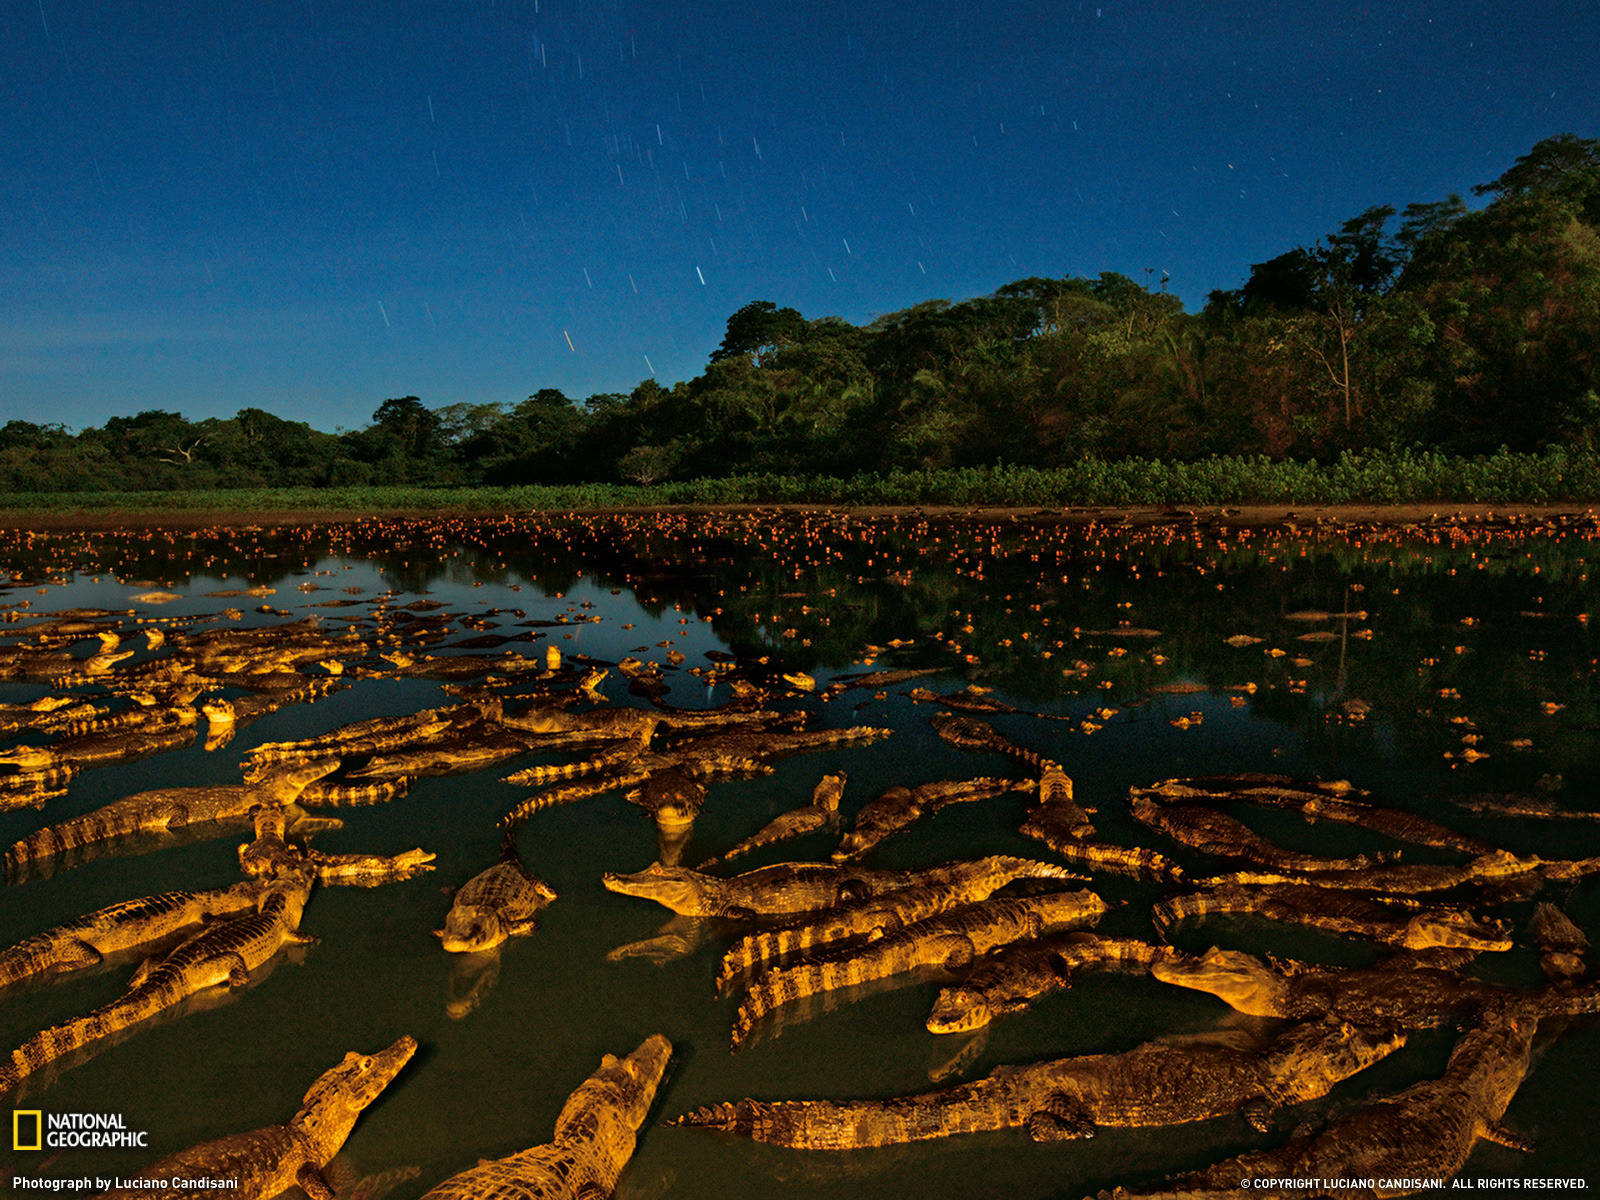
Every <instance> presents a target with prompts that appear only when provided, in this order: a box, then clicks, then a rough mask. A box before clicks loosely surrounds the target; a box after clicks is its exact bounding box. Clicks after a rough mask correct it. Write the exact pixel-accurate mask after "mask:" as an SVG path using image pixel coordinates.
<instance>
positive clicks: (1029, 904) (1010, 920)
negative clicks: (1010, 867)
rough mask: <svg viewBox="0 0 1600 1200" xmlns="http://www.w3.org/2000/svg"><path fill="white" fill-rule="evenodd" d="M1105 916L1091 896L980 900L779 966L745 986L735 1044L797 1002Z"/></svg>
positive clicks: (956, 963)
mask: <svg viewBox="0 0 1600 1200" xmlns="http://www.w3.org/2000/svg"><path fill="white" fill-rule="evenodd" d="M1105 911H1106V904H1105V901H1103V900H1101V899H1100V897H1099V896H1096V895H1095V894H1094V893H1093V892H1090V891H1080V892H1056V893H1052V894H1048V895H1042V896H1027V897H1023V898H1018V899H1013V900H993V899H991V900H984V901H982V902H980V903H977V904H969V905H965V906H963V907H961V908H957V909H953V910H951V911H949V912H945V913H941V914H939V915H938V916H934V917H929V918H927V919H926V920H922V921H918V922H916V923H914V924H911V925H907V926H905V927H904V928H902V929H898V930H896V931H895V932H893V933H888V934H885V935H884V936H883V937H881V938H879V939H878V940H877V941H875V942H870V943H868V944H867V945H866V946H864V947H861V948H859V949H851V950H841V951H837V952H834V953H827V954H821V955H818V956H816V957H813V958H806V959H802V960H801V961H800V962H798V963H796V964H794V965H793V966H788V967H778V968H776V969H774V970H770V971H768V972H766V974H764V975H762V976H761V978H760V979H759V980H757V981H756V983H755V985H754V986H753V987H751V988H750V991H749V994H748V995H747V996H746V997H745V1002H744V1004H742V1005H741V1006H740V1008H739V1015H738V1017H737V1018H735V1020H734V1026H733V1047H734V1049H736V1050H737V1049H738V1048H739V1046H740V1045H741V1044H742V1043H743V1042H744V1041H745V1039H746V1038H747V1037H748V1036H749V1034H750V1031H751V1030H752V1029H753V1028H754V1027H755V1024H756V1022H757V1021H759V1020H760V1019H761V1018H763V1017H765V1016H766V1015H767V1014H768V1013H771V1012H773V1011H774V1010H775V1009H778V1008H780V1007H782V1006H783V1005H786V1004H791V1003H793V1002H794V1001H796V1000H801V999H804V998H805V997H807V996H815V995H818V994H820V993H822V992H826V991H831V990H834V989H837V988H844V987H851V986H853V985H855V984H860V983H867V982H870V981H872V980H876V979H887V978H889V977H890V976H893V975H900V974H904V973H905V972H908V971H914V970H916V969H917V968H918V967H933V968H939V969H942V970H961V969H963V968H965V967H968V966H970V965H971V964H972V962H973V960H974V959H976V958H977V957H978V956H979V955H981V954H987V953H988V952H989V951H990V950H992V949H994V948H995V947H996V946H1002V945H1004V944H1006V943H1007V942H1015V941H1019V940H1021V939H1023V938H1031V937H1039V936H1040V935H1042V934H1046V933H1054V932H1057V931H1058V930H1063V929H1072V928H1081V927H1082V926H1084V925H1092V924H1094V923H1095V922H1096V921H1098V920H1099V919H1100V914H1101V913H1103V912H1105Z"/></svg>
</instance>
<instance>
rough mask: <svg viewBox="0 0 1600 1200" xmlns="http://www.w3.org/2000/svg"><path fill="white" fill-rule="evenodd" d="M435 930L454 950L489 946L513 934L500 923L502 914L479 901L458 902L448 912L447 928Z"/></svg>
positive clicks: (462, 951) (470, 951) (474, 950)
mask: <svg viewBox="0 0 1600 1200" xmlns="http://www.w3.org/2000/svg"><path fill="white" fill-rule="evenodd" d="M433 934H434V936H435V937H437V938H438V939H439V942H440V944H441V945H443V946H444V948H445V949H446V950H448V951H449V952H450V953H451V954H476V953H478V952H479V951H481V950H490V949H493V948H494V947H495V946H498V945H499V944H500V943H501V942H503V941H505V940H506V938H507V937H508V936H510V935H509V934H508V933H507V931H506V929H505V927H504V926H503V925H501V923H500V914H498V913H497V912H495V911H494V910H493V909H492V908H483V907H482V906H480V905H477V904H457V905H456V906H455V907H454V908H452V909H451V910H450V912H449V913H448V914H447V915H446V916H445V919H444V928H443V929H435V930H434V931H433Z"/></svg>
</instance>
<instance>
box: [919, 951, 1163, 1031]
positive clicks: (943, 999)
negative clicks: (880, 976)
mask: <svg viewBox="0 0 1600 1200" xmlns="http://www.w3.org/2000/svg"><path fill="white" fill-rule="evenodd" d="M1176 954H1177V951H1176V950H1173V949H1172V948H1171V947H1170V946H1155V945H1151V944H1150V943H1149V942H1144V941H1140V940H1139V939H1137V938H1103V937H1098V936H1096V935H1095V934H1092V933H1084V932H1082V931H1078V932H1073V933H1061V934H1056V935H1054V936H1052V937H1046V938H1035V939H1030V940H1028V941H1025V942H1014V943H1011V944H1010V945H1006V946H1001V947H1000V948H999V949H997V950H994V951H993V952H991V953H989V954H987V955H985V956H984V957H983V958H981V959H979V960H978V962H977V963H976V964H975V965H974V966H973V968H972V971H971V973H970V974H969V975H968V976H967V977H966V978H965V979H963V980H962V981H961V982H960V983H954V984H951V985H950V986H949V987H947V988H945V989H944V990H943V991H942V992H940V993H939V999H938V1000H937V1001H935V1002H934V1006H933V1011H932V1012H931V1013H929V1014H928V1022H927V1024H928V1032H929V1033H968V1032H970V1031H971V1030H974V1029H980V1028H982V1027H983V1026H985V1025H987V1024H988V1023H989V1022H990V1021H992V1020H993V1019H994V1018H995V1017H997V1016H999V1015H1001V1014H1003V1013H1013V1012H1020V1011H1021V1010H1022V1009H1025V1008H1027V1007H1028V1005H1029V1004H1031V1003H1032V1002H1033V1001H1035V1000H1037V999H1039V997H1041V996H1045V995H1048V994H1049V993H1051V992H1055V991H1059V990H1061V989H1062V988H1067V987H1071V986H1072V978H1073V976H1074V975H1076V974H1077V973H1078V972H1079V971H1094V970H1125V971H1139V972H1143V971H1146V970H1148V969H1149V967H1150V964H1151V963H1153V962H1155V961H1156V960H1157V959H1165V958H1170V957H1173V956H1175V955H1176Z"/></svg>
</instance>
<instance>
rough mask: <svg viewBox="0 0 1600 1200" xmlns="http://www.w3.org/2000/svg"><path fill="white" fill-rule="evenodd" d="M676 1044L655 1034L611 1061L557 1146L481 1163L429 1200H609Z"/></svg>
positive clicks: (569, 1116) (563, 1123)
mask: <svg viewBox="0 0 1600 1200" xmlns="http://www.w3.org/2000/svg"><path fill="white" fill-rule="evenodd" d="M671 1057H672V1043H671V1042H669V1041H668V1040H667V1039H666V1038H665V1037H663V1036H662V1035H661V1034H659V1033H657V1034H653V1035H652V1036H650V1037H648V1038H646V1039H645V1040H644V1042H643V1043H642V1044H641V1045H640V1046H639V1048H638V1049H637V1050H635V1051H634V1052H633V1053H632V1054H630V1055H628V1057H626V1058H617V1057H616V1056H614V1055H611V1054H608V1055H606V1056H605V1057H604V1058H603V1059H601V1061H600V1068H599V1070H597V1071H595V1073H594V1074H593V1075H591V1076H589V1078H588V1079H586V1080H584V1081H583V1083H581V1084H579V1085H578V1090H577V1091H575V1092H573V1093H572V1095H571V1096H570V1097H568V1099H567V1102H566V1104H565V1105H563V1106H562V1109H561V1115H560V1116H558V1117H557V1118H556V1132H555V1140H554V1141H552V1142H549V1143H547V1144H546V1145H543V1146H534V1147H533V1148H532V1149H529V1150H524V1151H522V1152H521V1153H520V1154H513V1155H511V1156H510V1157H508V1158H502V1159H498V1160H496V1161H493V1162H480V1163H479V1164H478V1165H477V1166H475V1167H471V1168H469V1169H467V1170H465V1171H463V1172H461V1174H459V1175H454V1176H451V1177H450V1178H449V1179H446V1180H445V1181H444V1182H443V1183H441V1184H439V1185H438V1186H437V1187H435V1188H431V1189H429V1191H428V1192H427V1194H426V1195H424V1196H423V1198H422V1200H490V1198H493V1200H606V1198H607V1197H609V1196H610V1195H611V1193H612V1191H613V1190H614V1189H615V1188H616V1186H617V1177H618V1176H619V1175H621V1174H622V1168H623V1167H625V1166H627V1164H628V1159H630V1158H632V1157H633V1148H634V1146H635V1144H636V1142H637V1140H638V1136H639V1127H640V1126H641V1125H643V1124H644V1120H645V1118H646V1117H647V1116H649V1114H650V1106H651V1105H652V1104H653V1103H655V1098H656V1088H657V1087H659V1086H660V1084H661V1077H662V1075H663V1074H665V1073H666V1069H667V1061H668V1060H669V1059H670V1058H671Z"/></svg>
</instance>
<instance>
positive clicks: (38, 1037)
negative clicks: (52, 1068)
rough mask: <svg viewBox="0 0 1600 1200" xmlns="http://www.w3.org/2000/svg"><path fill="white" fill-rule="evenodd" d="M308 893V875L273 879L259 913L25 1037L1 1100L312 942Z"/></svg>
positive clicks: (10, 1063) (195, 940) (5, 1072)
mask: <svg viewBox="0 0 1600 1200" xmlns="http://www.w3.org/2000/svg"><path fill="white" fill-rule="evenodd" d="M310 894H311V879H310V876H309V874H302V875H300V876H297V877H294V878H291V879H285V880H281V881H278V883H277V886H275V887H272V888H270V889H269V892H268V895H267V898H266V899H265V900H264V901H263V902H262V905H261V908H260V910H259V911H257V912H254V913H247V914H246V915H244V916H239V917H232V918H229V919H228V920H225V921H222V922H220V923H218V924H216V925H213V926H211V927H210V928H208V929H206V930H204V931H202V932H201V933H198V934H196V935H195V936H194V937H192V938H190V939H189V940H188V941H186V942H184V943H183V944H182V945H181V946H179V947H178V948H177V949H176V950H174V951H172V953H171V954H168V955H167V956H166V957H165V958H163V959H161V961H160V962H159V963H156V964H153V965H151V964H147V967H148V968H149V969H148V970H146V969H143V968H142V969H141V970H140V972H139V973H138V974H136V975H135V976H134V982H133V983H132V985H131V986H130V987H129V988H128V990H127V991H126V992H125V993H123V995H122V996H121V997H120V998H118V999H116V1000H114V1001H112V1002H111V1003H110V1004H107V1005H103V1006H102V1007H100V1008H97V1009H95V1010H94V1011H93V1012H91V1013H88V1014H86V1015H84V1016H81V1017H77V1018H75V1019H73V1020H71V1021H68V1022H66V1023H65V1024H61V1025H56V1026H53V1027H52V1028H50V1029H46V1030H44V1031H43V1032H41V1033H38V1034H35V1035H34V1036H33V1037H31V1038H29V1039H28V1040H27V1041H26V1042H24V1043H23V1044H22V1045H21V1046H20V1047H18V1048H17V1049H16V1050H14V1051H12V1052H11V1054H10V1055H9V1056H7V1057H6V1058H4V1059H0V1094H3V1093H5V1092H8V1091H10V1090H11V1089H12V1088H14V1087H16V1086H17V1085H18V1084H19V1083H21V1082H22V1080H24V1079H26V1078H27V1077H28V1076H29V1075H32V1074H34V1073H35V1072H37V1071H39V1070H41V1069H42V1068H44V1067H46V1066H48V1065H49V1064H50V1063H52V1062H55V1061H56V1060H57V1059H60V1058H62V1057H64V1056H66V1055H68V1054H70V1053H71V1052H72V1051H74V1050H77V1049H78V1048H79V1047H82V1046H86V1045H89V1044H90V1043H91V1042H95V1041H98V1040H100V1039H102V1038H106V1037H110V1036H111V1035H113V1034H115V1033H119V1032H121V1031H122V1030H124V1029H127V1028H128V1027H130V1026H132V1025H135V1024H137V1023H138V1022H140V1021H143V1020H145V1019H147V1018H149V1017H153V1016H155V1015H156V1014H157V1013H159V1012H161V1011H163V1010H165V1009H168V1008H171V1007H173V1006H174V1005H175V1004H177V1003H178V1002H179V1001H181V1000H183V999H185V998H186V997H188V996H192V995H194V994H195V993H197V992H201V991H203V990H205V989H206V988H211V987H216V986H218V985H221V984H228V985H229V986H231V987H239V986H243V984H244V983H245V982H246V981H247V979H248V976H249V973H250V972H251V971H253V970H255V969H256V968H257V967H259V966H261V965H262V964H263V963H265V962H266V961H267V960H268V959H270V958H271V957H272V956H273V955H275V954H277V953H278V951H279V950H281V949H283V947H284V946H286V945H289V944H290V943H293V942H309V941H311V940H312V939H311V938H309V937H307V936H305V935H303V934H301V933H299V932H298V930H299V926H300V914H301V912H302V911H303V910H304V908H305V903H306V899H307V898H308V897H309V896H310Z"/></svg>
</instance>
